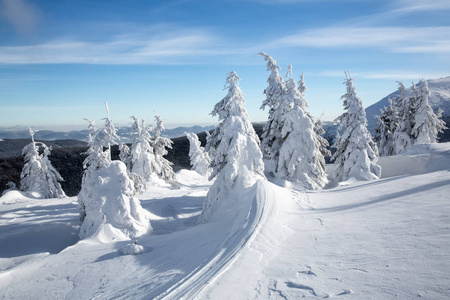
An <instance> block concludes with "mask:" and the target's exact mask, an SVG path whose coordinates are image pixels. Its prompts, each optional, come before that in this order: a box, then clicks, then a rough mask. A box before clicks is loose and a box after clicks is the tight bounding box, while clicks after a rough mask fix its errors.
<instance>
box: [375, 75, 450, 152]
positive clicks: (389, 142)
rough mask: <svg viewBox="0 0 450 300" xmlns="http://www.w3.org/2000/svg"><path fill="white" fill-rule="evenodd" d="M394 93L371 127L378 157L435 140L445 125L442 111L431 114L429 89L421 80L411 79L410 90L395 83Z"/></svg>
mask: <svg viewBox="0 0 450 300" xmlns="http://www.w3.org/2000/svg"><path fill="white" fill-rule="evenodd" d="M398 93H399V96H398V97H397V98H395V99H394V100H391V99H389V106H388V107H385V108H384V110H382V111H381V115H380V116H379V117H378V123H377V127H376V128H375V138H374V139H375V141H376V142H377V144H378V148H379V152H380V155H382V156H388V155H395V154H399V153H401V152H402V151H404V150H406V149H408V148H409V147H411V146H412V145H414V144H423V143H435V142H436V141H437V136H438V133H439V132H442V131H443V130H444V129H445V128H446V127H445V122H444V121H443V120H442V119H441V116H442V110H441V109H439V110H438V111H437V113H434V111H433V110H432V108H431V106H430V105H429V103H428V96H429V95H430V91H429V89H428V84H427V82H426V81H425V80H423V79H421V80H420V81H419V85H418V86H416V85H415V84H414V82H413V85H412V88H411V90H410V91H408V90H407V89H406V88H405V86H404V85H403V83H402V82H398Z"/></svg>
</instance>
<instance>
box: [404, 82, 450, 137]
mask: <svg viewBox="0 0 450 300" xmlns="http://www.w3.org/2000/svg"><path fill="white" fill-rule="evenodd" d="M413 93H414V96H413V101H414V102H413V103H412V106H413V108H414V115H413V124H414V125H413V127H412V128H411V138H412V141H413V144H427V143H436V142H437V138H438V137H437V136H438V133H439V132H442V131H443V130H444V129H446V127H445V122H444V121H443V120H442V119H441V116H442V110H439V111H438V112H437V114H435V113H434V112H433V109H432V108H431V106H430V104H429V103H428V96H429V95H430V91H429V89H428V83H427V82H426V81H425V80H423V79H421V80H420V82H419V86H418V88H416V86H415V85H414V83H413Z"/></svg>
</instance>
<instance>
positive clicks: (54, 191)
mask: <svg viewBox="0 0 450 300" xmlns="http://www.w3.org/2000/svg"><path fill="white" fill-rule="evenodd" d="M41 146H42V147H43V148H44V150H43V153H42V156H41V166H42V169H43V172H44V177H45V179H46V181H47V196H46V198H63V197H66V193H64V191H63V189H62V187H61V184H60V182H63V181H64V179H63V178H62V176H61V175H60V174H59V172H58V171H57V170H56V169H55V168H54V167H53V165H52V164H51V162H50V159H49V158H48V157H49V156H50V155H51V150H52V149H51V147H47V145H45V144H44V143H41Z"/></svg>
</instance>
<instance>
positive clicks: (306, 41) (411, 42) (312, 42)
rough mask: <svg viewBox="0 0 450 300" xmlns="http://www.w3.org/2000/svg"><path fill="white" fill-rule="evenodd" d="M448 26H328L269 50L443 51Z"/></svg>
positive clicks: (448, 40)
mask: <svg viewBox="0 0 450 300" xmlns="http://www.w3.org/2000/svg"><path fill="white" fill-rule="evenodd" d="M449 45H450V27H353V26H352V27H350V26H347V27H327V28H320V29H312V30H307V31H303V32H300V33H298V34H293V35H289V36H286V37H283V38H280V39H278V40H276V41H275V42H273V43H271V44H269V45H267V47H268V48H289V47H299V48H378V49H385V50H386V51H390V52H400V53H425V52H428V53H429V52H445V51H448V47H449Z"/></svg>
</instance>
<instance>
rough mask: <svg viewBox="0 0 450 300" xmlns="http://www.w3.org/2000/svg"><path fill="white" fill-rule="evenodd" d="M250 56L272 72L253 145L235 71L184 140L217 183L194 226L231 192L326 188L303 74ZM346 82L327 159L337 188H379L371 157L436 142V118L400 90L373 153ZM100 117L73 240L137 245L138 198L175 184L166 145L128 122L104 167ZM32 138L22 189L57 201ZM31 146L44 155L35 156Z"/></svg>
mask: <svg viewBox="0 0 450 300" xmlns="http://www.w3.org/2000/svg"><path fill="white" fill-rule="evenodd" d="M258 55H260V56H262V57H263V58H264V60H265V61H266V63H267V65H266V67H267V71H268V72H270V74H269V77H268V79H267V84H268V85H267V87H266V88H265V90H264V95H265V99H264V101H263V103H262V106H261V109H265V108H266V107H267V108H268V109H269V112H268V120H267V122H266V124H265V126H264V129H263V134H262V140H261V142H260V140H259V138H258V136H257V135H256V133H255V131H254V128H253V126H252V124H251V122H250V120H249V117H248V114H247V110H246V108H245V100H244V96H243V92H242V91H241V89H240V87H239V80H240V78H239V77H238V75H237V74H236V72H230V73H229V74H228V75H227V78H226V83H225V89H227V90H228V92H227V95H226V96H225V97H224V98H223V99H222V100H221V101H219V102H218V103H217V104H216V105H215V107H214V109H213V111H212V113H211V114H212V115H213V116H217V117H218V119H219V122H220V124H219V125H218V126H217V127H216V129H215V130H214V131H213V132H212V134H209V133H207V143H206V146H205V148H203V147H201V144H200V141H199V140H198V137H197V135H196V134H194V133H188V132H186V133H185V135H186V136H187V138H188V139H189V142H190V149H189V157H190V160H191V165H192V169H193V170H195V171H197V172H198V173H199V174H201V175H203V176H208V177H209V179H210V180H211V179H213V178H215V182H214V183H213V185H212V186H211V188H210V190H209V191H208V194H207V196H206V198H205V201H204V206H203V212H202V214H201V215H200V217H199V222H206V221H208V220H209V219H210V218H211V216H212V215H213V213H214V211H215V210H216V209H217V207H218V206H220V204H221V202H222V201H224V199H227V197H228V196H229V194H230V192H231V191H232V189H233V188H234V187H236V186H240V187H243V186H246V185H248V184H249V182H250V183H252V182H255V180H257V179H265V178H266V176H267V177H269V178H272V179H273V181H275V182H278V183H280V182H281V184H283V185H286V184H288V183H289V184H292V185H294V186H295V187H297V188H306V189H314V190H315V189H321V188H323V187H324V186H325V185H326V184H327V183H328V179H327V173H326V169H325V168H326V165H325V157H326V156H330V155H331V153H330V151H329V150H328V147H329V145H328V142H327V140H326V139H324V138H323V137H322V136H321V135H322V134H323V133H324V130H323V128H322V123H321V122H320V120H315V119H314V117H313V116H312V115H311V114H310V113H309V112H308V110H307V109H308V103H307V101H306V99H305V91H306V85H305V80H304V76H303V74H302V75H301V76H300V80H299V82H298V83H297V82H296V81H295V80H294V79H293V75H292V66H290V65H289V66H288V68H287V74H286V76H285V77H284V78H283V77H282V76H281V75H280V73H279V72H280V70H281V68H280V67H279V66H278V65H277V63H276V61H275V60H274V59H273V58H272V57H271V56H270V55H268V54H266V53H263V52H261V53H259V54H258ZM345 75H346V80H345V81H344V84H345V86H346V93H345V94H344V95H343V96H342V97H341V99H342V100H343V105H344V110H345V111H344V113H343V114H342V115H341V116H340V117H339V118H338V120H339V121H340V127H339V132H340V135H339V136H338V138H337V140H336V142H335V144H334V145H332V147H334V148H335V149H336V152H335V153H334V155H333V156H332V157H331V158H332V159H333V160H334V161H335V165H336V174H335V178H336V179H337V180H338V181H345V180H348V179H350V178H355V179H357V180H373V179H378V178H379V177H380V176H381V167H380V166H379V165H378V164H377V160H378V156H379V154H378V149H380V153H381V154H382V155H392V154H396V153H400V152H401V151H403V150H404V149H407V148H408V147H410V146H411V145H413V144H416V143H430V142H435V141H436V139H437V134H438V132H439V131H442V130H443V129H444V128H445V124H444V122H443V121H442V120H440V119H439V117H440V112H438V113H437V114H435V113H434V112H433V111H432V109H431V107H430V106H429V104H428V95H429V90H428V86H427V83H426V82H425V81H424V80H421V81H420V83H419V86H418V87H416V86H415V85H413V88H412V92H411V93H408V92H407V91H406V89H405V88H404V86H403V84H402V83H399V93H400V96H399V97H398V98H396V99H395V100H394V101H391V102H390V105H389V107H387V108H385V110H384V111H382V115H381V116H380V117H379V123H378V126H377V129H376V138H375V141H376V142H377V143H378V146H379V147H377V145H376V143H375V142H374V141H373V140H372V137H371V135H370V133H369V131H368V130H367V119H366V113H365V110H364V107H363V104H362V100H361V98H360V97H359V96H358V94H357V91H356V87H355V85H354V79H353V78H351V76H350V74H349V72H347V73H346V74H345ZM106 111H107V117H106V118H105V119H104V120H105V126H104V127H103V128H96V126H95V124H94V122H93V121H91V120H89V119H86V120H87V121H88V122H89V128H90V133H89V149H88V150H87V152H86V154H87V157H86V159H85V160H84V163H83V166H84V168H85V172H84V175H83V181H82V189H81V191H80V193H79V195H78V205H79V209H80V220H81V222H82V225H81V228H80V237H81V238H87V237H91V236H94V235H95V236H97V237H101V236H111V234H112V235H113V236H115V238H116V239H117V238H120V237H123V238H125V239H127V238H135V237H138V236H140V235H143V234H145V233H148V232H150V231H151V230H152V227H151V224H150V220H149V212H148V211H146V210H145V209H143V208H142V206H141V204H140V202H139V200H138V199H137V198H136V194H137V193H139V192H142V191H143V190H144V189H145V188H146V187H147V186H148V185H149V184H158V182H164V183H167V182H171V181H173V180H174V179H175V174H174V172H173V169H172V166H171V163H170V162H169V161H168V160H166V159H165V158H164V155H165V154H167V150H166V149H167V148H171V147H172V141H171V140H170V139H168V138H165V137H163V136H161V132H162V131H163V130H164V126H163V122H162V121H161V118H160V117H159V116H155V121H156V126H155V127H154V128H153V127H152V126H147V125H146V124H145V120H140V121H139V119H138V118H137V117H135V116H132V117H130V118H131V119H133V121H134V123H133V126H132V128H131V132H132V133H133V134H134V140H133V142H132V144H131V146H130V147H128V145H126V144H124V143H121V144H120V146H119V149H120V161H112V160H111V146H112V145H117V144H118V142H119V140H120V139H119V137H118V136H117V133H116V131H117V130H116V129H115V127H114V125H113V123H112V121H111V119H110V116H109V110H108V105H107V104H106ZM152 133H153V134H152ZM33 134H34V133H33V131H32V130H31V129H30V135H31V138H32V142H31V143H30V144H29V145H27V146H26V147H25V148H24V149H23V153H24V155H25V162H26V163H25V166H24V169H23V171H22V175H21V188H22V190H26V191H38V192H39V193H40V194H41V195H42V196H43V197H64V196H65V195H64V192H63V191H62V189H61V186H60V185H59V182H58V181H62V178H61V176H60V175H59V173H58V172H57V171H56V170H55V169H54V168H53V167H52V166H51V164H50V161H49V160H48V156H49V155H50V150H51V149H50V148H48V147H47V146H45V144H43V143H36V142H35V141H34V138H33ZM39 147H42V148H43V153H42V154H39ZM103 232H104V233H105V234H104V235H102V234H101V233H103Z"/></svg>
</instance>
